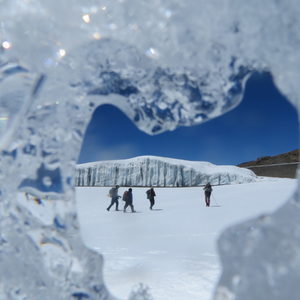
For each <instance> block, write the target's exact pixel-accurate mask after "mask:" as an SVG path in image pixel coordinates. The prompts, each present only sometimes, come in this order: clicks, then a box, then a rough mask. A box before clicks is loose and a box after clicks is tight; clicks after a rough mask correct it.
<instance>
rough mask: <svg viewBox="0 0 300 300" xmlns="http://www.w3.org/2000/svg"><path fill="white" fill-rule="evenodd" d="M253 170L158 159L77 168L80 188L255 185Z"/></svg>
mask: <svg viewBox="0 0 300 300" xmlns="http://www.w3.org/2000/svg"><path fill="white" fill-rule="evenodd" d="M256 178H257V176H256V175H255V174H254V173H253V172H252V171H250V170H247V169H241V168H238V167H235V166H216V165H213V164H211V163H209V162H195V161H186V160H178V159H170V158H164V157H155V156H140V157H136V158H131V159H125V160H112V161H98V162H93V163H87V164H80V165H77V171H76V177H75V183H76V185H77V186H113V185H116V184H118V185H120V186H169V187H174V186H199V185H204V184H206V182H208V181H210V182H211V184H213V185H224V184H237V183H245V182H253V181H255V180H256Z"/></svg>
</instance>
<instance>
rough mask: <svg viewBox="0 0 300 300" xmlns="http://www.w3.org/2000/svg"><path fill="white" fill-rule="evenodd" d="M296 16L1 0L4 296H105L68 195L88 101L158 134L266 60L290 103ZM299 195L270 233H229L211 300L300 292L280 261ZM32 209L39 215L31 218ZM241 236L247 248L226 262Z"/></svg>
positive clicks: (207, 106) (78, 0)
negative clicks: (254, 242)
mask: <svg viewBox="0 0 300 300" xmlns="http://www.w3.org/2000/svg"><path fill="white" fill-rule="evenodd" d="M299 15H300V6H299V3H298V0H286V1H275V0H265V1H261V0H249V1H240V0H209V1H208V0H207V1H194V0H184V1H183V0H172V1H169V0H154V1H142V0H130V1H127V0H110V1H105V0H101V1H100V0H99V1H94V0H84V1H83V0H64V1H58V0H51V1H48V0H2V1H1V2H0V45H1V46H0V47H1V48H0V134H1V135H0V143H1V144H0V145H1V157H0V171H1V172H0V178H1V181H0V192H1V193H0V201H1V202H0V206H1V210H0V212H1V220H0V222H1V224H0V226H1V227H0V228H1V229H0V230H1V232H0V233H1V242H0V250H1V252H0V255H1V260H0V269H1V272H0V279H1V286H0V295H1V297H0V298H1V299H25V298H27V299H54V298H56V299H70V298H74V299H95V298H100V299H109V298H110V297H111V296H110V295H109V294H108V292H107V290H106V288H105V286H104V285H103V278H102V273H101V272H102V271H101V270H102V261H101V257H100V256H99V255H97V254H95V253H94V252H92V251H91V250H88V249H86V248H85V247H84V245H83V244H82V241H81V238H80V235H79V229H78V224H77V221H76V208H75V205H74V182H75V180H74V178H75V165H76V161H77V158H78V155H79V151H80V147H81V143H82V140H83V136H84V133H85V130H86V127H87V124H88V123H89V121H90V118H91V115H92V113H93V111H94V110H95V108H96V107H97V106H98V105H101V104H103V103H111V104H113V105H116V106H117V107H119V108H120V109H121V110H123V111H124V112H125V113H126V114H127V115H128V117H129V118H130V119H131V120H133V122H134V123H135V124H136V125H137V126H138V127H139V128H140V129H141V130H144V131H145V132H148V133H150V134H156V133H160V132H162V131H164V130H168V129H170V130H173V129H175V128H176V127H177V126H187V125H193V124H199V123H201V122H203V121H207V120H208V119H210V118H212V117H216V116H218V115H220V114H223V113H225V112H226V111H228V110H229V109H232V108H234V107H235V106H236V105H237V104H238V103H239V101H240V100H241V98H242V95H243V87H244V84H245V80H246V79H247V77H248V76H249V75H250V74H251V72H253V71H264V70H267V71H269V72H271V73H272V76H273V78H274V82H275V84H276V85H277V87H278V88H279V89H280V91H281V92H282V93H283V94H284V95H285V96H287V97H288V99H289V101H291V103H292V104H293V105H294V106H295V107H298V103H299V94H300V93H299V79H300V76H299V70H300V65H299V64H300V59H299V56H300V51H299V45H300V24H299V22H300V19H299ZM270 109H272V107H271V105H270ZM279 121H280V120H279ZM19 193H22V194H19ZM20 199H21V200H20ZM29 203H30V204H29ZM297 203H298V197H297V196H295V200H292V201H291V202H289V203H287V204H286V209H285V210H284V212H285V213H282V214H280V213H278V214H277V215H278V217H276V218H275V217H274V218H273V217H271V220H272V222H271V223H270V224H268V226H269V227H268V228H269V230H264V227H263V226H261V225H260V222H259V221H253V223H254V224H258V226H261V227H258V228H259V229H257V231H255V233H257V234H256V235H255V233H254V235H255V237H253V235H251V234H243V235H242V238H241V235H238V234H235V235H233V236H231V237H229V236H228V234H227V233H225V234H224V236H223V237H222V238H221V241H220V245H221V246H220V249H221V253H222V261H223V262H226V263H224V274H223V276H222V278H221V281H220V286H219V287H218V289H217V294H216V297H217V299H230V298H231V299H245V298H246V297H250V296H249V295H251V293H254V291H257V293H258V294H256V295H255V297H256V298H257V299H284V298H286V295H287V294H288V293H289V292H290V291H292V290H293V289H294V288H297V286H298V281H299V274H298V273H297V272H296V271H292V270H296V269H291V271H289V264H290V262H292V261H293V266H297V262H298V260H299V259H298V256H297V253H299V250H300V249H299V245H298V244H297V243H298V239H299V237H298V235H297V230H295V228H297V227H296V226H295V223H296V220H297V217H295V216H294V213H295V211H296V209H295V210H293V208H294V207H298V204H297ZM40 209H42V210H45V213H44V215H47V216H48V217H47V218H45V219H40V218H38V217H36V216H37V213H36V211H37V210H40ZM277 215H276V216H277ZM49 219H50V220H52V222H50V221H49ZM273 221H274V222H273ZM280 224H284V226H285V227H284V228H285V229H286V230H287V229H290V230H289V231H288V230H287V232H279V235H278V237H279V238H278V239H277V244H276V243H275V244H274V239H273V238H272V235H271V233H270V232H273V231H274V232H276V229H277V228H278V227H279V226H280ZM244 226H245V225H241V227H238V229H237V232H244V231H243V228H244ZM239 228H240V229H239ZM261 234H264V238H263V239H262V241H261V243H258V242H257V247H254V246H253V247H252V243H251V241H252V239H257V238H258V237H259V236H260V235H261ZM234 238H235V242H232V243H229V241H231V239H234ZM226 241H227V242H226ZM257 241H258V240H257ZM294 241H297V242H295V243H294ZM291 243H292V244H291ZM237 244H238V245H239V246H240V247H241V248H240V249H246V250H244V251H246V252H245V253H246V254H247V253H248V252H247V251H248V250H249V249H250V250H249V251H250V252H251V251H253V253H254V254H253V255H252V256H245V257H246V258H247V259H244V256H242V257H241V258H238V259H235V258H232V257H231V254H232V253H234V251H235V250H234V249H238V248H236V247H237ZM279 244H280V245H279ZM285 244H286V245H292V249H293V251H292V252H291V256H289V262H288V263H285V262H284V261H283V260H282V259H280V258H278V256H276V257H275V256H274V257H273V256H272V258H273V259H269V258H268V259H269V260H266V258H265V256H266V255H267V253H268V252H272V251H273V250H274V247H275V246H278V247H279V246H280V247H284V245H285ZM224 245H225V246H224ZM249 245H250V246H249ZM248 246H249V247H248ZM247 247H248V248H247ZM288 248H289V249H290V247H288ZM280 249H283V248H280ZM239 253H240V254H241V255H244V254H243V253H244V252H242V251H240V252H239ZM255 253H257V254H255ZM282 257H283V258H284V259H285V257H286V256H284V255H282ZM277 259H279V261H277ZM246 260H247V262H246ZM249 260H250V262H249V264H251V261H252V262H253V264H252V268H249V269H248V261H249ZM254 262H256V263H254ZM258 262H261V265H263V266H264V270H265V271H267V274H268V276H269V277H267V279H268V280H265V281H263V283H262V284H263V288H261V289H257V288H256V281H255V279H252V278H256V276H257V273H258V272H259V271H260V270H261V269H260V268H259V264H258ZM279 262H280V263H279ZM237 264H238V267H234V266H237ZM278 264H280V268H279V267H277V266H278ZM281 264H282V266H281ZM256 266H257V267H256ZM233 270H236V272H235V274H233ZM246 270H249V271H246ZM287 270H288V271H287ZM278 272H279V273H278ZM279 274H285V276H286V277H285V278H286V279H285V280H284V281H280V280H277V279H278V276H279ZM232 275H234V277H232ZM257 278H258V277H257ZM245 282H246V283H245ZM239 283H241V285H240V284H239ZM233 285H234V286H233ZM136 293H138V294H139V295H140V298H141V297H143V298H146V297H148V296H146V294H147V293H144V294H143V292H139V291H138V290H137V292H136ZM142 295H144V296H142ZM294 295H297V293H295V294H294ZM288 296H289V295H288ZM134 297H135V296H132V298H133V299H135V298H134ZM295 297H296V296H294V298H295ZM137 299H138V296H137ZM289 299H293V296H290V297H289Z"/></svg>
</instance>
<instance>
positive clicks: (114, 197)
mask: <svg viewBox="0 0 300 300" xmlns="http://www.w3.org/2000/svg"><path fill="white" fill-rule="evenodd" d="M118 189H119V186H118V185H116V187H114V188H111V189H110V191H109V193H110V195H111V203H110V206H109V207H108V208H107V209H106V210H107V211H109V210H110V208H111V207H112V206H113V205H114V204H116V210H119V209H118V207H119V200H118V199H119V198H121V196H119V195H118Z"/></svg>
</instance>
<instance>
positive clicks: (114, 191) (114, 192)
mask: <svg viewBox="0 0 300 300" xmlns="http://www.w3.org/2000/svg"><path fill="white" fill-rule="evenodd" d="M118 190H119V186H118V185H116V186H115V187H113V188H111V189H110V191H109V194H108V196H109V197H111V203H110V205H109V206H108V207H107V209H106V210H107V211H109V210H110V209H111V207H112V206H113V205H114V204H116V210H117V211H119V210H120V209H119V198H122V200H123V201H125V205H124V208H123V212H124V213H125V212H126V209H127V207H128V206H129V207H130V208H131V212H136V211H135V210H134V206H133V195H132V188H129V189H128V191H125V192H124V194H123V197H121V196H119V195H118ZM203 190H204V195H205V204H206V206H210V196H211V192H212V190H213V189H212V187H211V185H210V182H207V184H206V185H205V187H204V188H203ZM146 194H147V199H148V200H149V201H150V207H149V208H150V209H151V210H152V208H153V206H154V204H155V200H154V197H155V196H156V194H155V191H154V188H153V187H151V188H150V189H149V190H147V191H146Z"/></svg>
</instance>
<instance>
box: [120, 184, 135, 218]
mask: <svg viewBox="0 0 300 300" xmlns="http://www.w3.org/2000/svg"><path fill="white" fill-rule="evenodd" d="M123 200H124V201H125V206H124V210H123V212H124V213H125V212H126V208H127V207H128V206H130V208H131V212H132V213H133V212H135V210H134V207H133V195H132V188H130V189H128V191H127V193H124V195H123Z"/></svg>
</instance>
